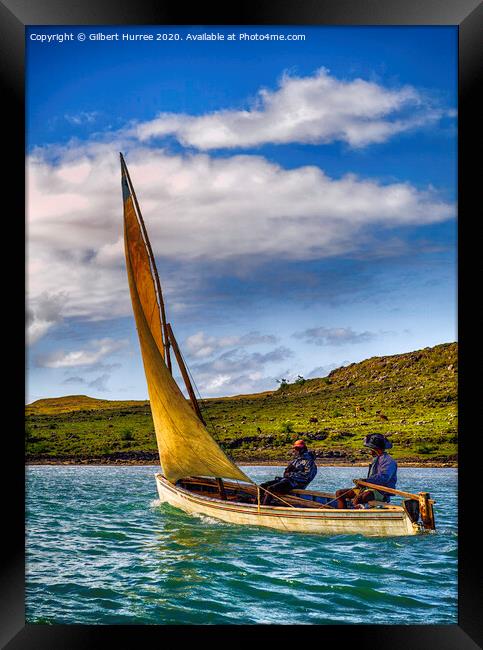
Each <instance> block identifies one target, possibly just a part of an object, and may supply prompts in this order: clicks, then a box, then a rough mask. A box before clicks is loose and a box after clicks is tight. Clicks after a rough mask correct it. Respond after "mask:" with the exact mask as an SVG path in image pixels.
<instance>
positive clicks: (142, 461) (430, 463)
mask: <svg viewBox="0 0 483 650" xmlns="http://www.w3.org/2000/svg"><path fill="white" fill-rule="evenodd" d="M287 462H288V459H287V458H285V457H284V458H280V459H276V460H263V459H257V458H250V459H244V460H238V461H236V463H237V465H240V466H244V465H262V466H263V465H267V466H280V465H286V464H287ZM397 462H398V465H399V467H453V468H457V467H458V463H457V461H455V460H450V459H448V460H441V461H434V460H427V461H421V460H411V459H400V460H398V461H397ZM25 464H26V465H108V466H123V465H126V466H130V465H153V466H157V467H159V457H158V455H157V454H156V453H150V452H139V453H138V454H132V453H127V452H119V453H118V454H112V455H110V456H107V457H101V458H81V457H64V458H55V457H51V458H35V457H27V458H26V459H25ZM368 464H369V460H353V461H348V460H347V459H344V458H332V459H330V460H328V459H323V460H321V459H317V466H318V467H367V466H368Z"/></svg>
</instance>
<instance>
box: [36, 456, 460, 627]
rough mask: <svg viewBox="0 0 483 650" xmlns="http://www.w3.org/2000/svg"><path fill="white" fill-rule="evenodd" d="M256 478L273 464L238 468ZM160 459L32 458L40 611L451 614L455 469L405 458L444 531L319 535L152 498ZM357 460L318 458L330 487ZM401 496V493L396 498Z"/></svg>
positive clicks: (181, 620) (164, 618)
mask: <svg viewBox="0 0 483 650" xmlns="http://www.w3.org/2000/svg"><path fill="white" fill-rule="evenodd" d="M243 469H244V471H246V473H247V474H249V475H250V476H251V477H252V478H254V479H255V480H257V481H263V480H267V479H270V478H273V477H274V476H275V475H277V474H280V468H276V467H266V466H265V467H255V466H253V467H244V468H243ZM158 470H159V468H157V467H155V466H124V467H106V466H30V467H28V468H27V472H26V474H27V489H26V508H27V515H26V534H27V538H26V617H27V622H28V623H44V624H49V623H52V624H62V623H64V624H65V623H67V624H69V623H77V624H109V625H112V624H234V623H236V624H254V623H276V624H340V623H347V624H351V623H352V624H353V623H358V624H378V623H382V624H399V625H400V624H408V625H414V624H446V623H448V624H454V623H456V622H457V543H458V538H457V471H456V470H455V469H446V468H445V469H439V468H438V469H436V468H428V469H426V468H423V469H421V468H400V470H399V475H398V476H399V480H398V487H399V488H400V489H403V490H408V491H411V492H417V491H420V490H423V489H425V490H427V491H429V492H430V493H431V496H432V497H433V498H435V499H436V501H437V505H436V510H435V512H436V524H437V531H436V532H435V533H432V534H428V535H423V536H411V537H405V538H401V537H399V538H364V537H363V536H361V535H338V536H328V537H325V536H315V535H303V534H297V533H279V532H276V531H270V530H267V529H259V528H255V527H248V526H243V527H242V526H235V525H230V524H225V523H222V522H218V521H215V520H212V519H207V518H198V517H193V516H189V515H187V514H184V513H183V512H181V511H179V510H176V509H175V508H173V507H171V506H168V505H166V504H160V503H159V501H158V499H157V492H156V485H155V480H154V473H155V472H156V471H158ZM364 473H365V472H364V468H361V467H344V468H340V467H320V468H319V472H318V475H317V477H316V479H315V480H314V482H313V483H312V484H311V487H314V488H319V489H323V490H329V491H332V490H334V489H336V488H339V487H346V486H350V485H351V484H352V479H353V478H359V477H360V476H362V475H364ZM394 502H395V503H397V502H398V501H397V499H396V500H395V501H394Z"/></svg>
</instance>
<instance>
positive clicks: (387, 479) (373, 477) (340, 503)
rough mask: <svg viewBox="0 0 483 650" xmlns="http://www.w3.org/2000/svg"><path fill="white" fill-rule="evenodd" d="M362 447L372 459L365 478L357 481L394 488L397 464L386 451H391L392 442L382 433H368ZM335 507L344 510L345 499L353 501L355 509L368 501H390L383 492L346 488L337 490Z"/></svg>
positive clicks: (388, 496)
mask: <svg viewBox="0 0 483 650" xmlns="http://www.w3.org/2000/svg"><path fill="white" fill-rule="evenodd" d="M364 447H367V448H368V449H369V450H370V452H371V456H372V457H373V458H374V460H373V461H372V463H371V464H370V466H369V472H368V474H367V478H365V479H358V480H360V481H367V482H368V483H374V484H375V485H380V486H381V487H384V486H386V487H389V488H395V487H396V483H397V463H396V461H395V460H394V459H393V458H391V456H389V454H388V453H387V452H386V449H391V447H392V442H390V441H389V440H388V439H387V438H386V436H384V435H383V434H382V433H370V434H369V435H368V436H366V437H365V439H364ZM335 496H336V498H337V507H338V508H346V507H347V506H346V499H353V504H354V506H355V507H356V508H363V507H364V504H365V503H367V502H368V501H384V502H386V503H388V502H389V500H390V498H391V497H390V495H389V494H388V493H387V492H384V490H371V489H370V488H352V489H351V488H348V489H346V490H337V492H336V493H335Z"/></svg>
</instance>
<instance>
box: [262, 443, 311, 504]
mask: <svg viewBox="0 0 483 650" xmlns="http://www.w3.org/2000/svg"><path fill="white" fill-rule="evenodd" d="M292 450H293V453H294V455H295V458H294V460H293V461H292V462H291V463H289V464H288V465H287V467H286V468H285V471H284V473H283V478H282V477H281V476H276V477H275V479H274V480H273V481H267V482H266V483H261V484H260V487H261V488H267V489H268V490H269V492H273V493H274V494H288V493H289V492H290V491H291V490H294V489H297V490H304V489H305V488H306V487H307V485H308V484H309V483H310V482H311V481H312V480H313V479H314V477H315V475H316V474H317V465H316V463H315V453H314V452H313V451H309V450H308V449H307V445H306V444H305V442H304V441H303V440H297V441H296V442H294V444H293V447H292ZM262 492H264V497H263V501H262V503H263V505H271V504H276V505H283V503H282V502H281V501H279V500H278V499H276V498H274V497H271V496H270V494H269V493H268V492H265V491H264V490H262Z"/></svg>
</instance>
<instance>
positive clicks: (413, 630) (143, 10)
mask: <svg viewBox="0 0 483 650" xmlns="http://www.w3.org/2000/svg"><path fill="white" fill-rule="evenodd" d="M482 18H483V7H482V5H481V3H480V2H479V0H404V1H401V0H299V1H295V0H291V1H289V2H283V3H281V2H279V3H275V2H270V0H258V1H257V2H251V3H238V4H235V5H233V6H232V7H231V8H230V10H228V7H227V6H226V7H220V6H216V8H215V6H213V7H207V6H206V5H205V4H199V5H197V6H194V7H193V8H192V9H191V8H190V9H189V10H187V9H186V8H185V7H183V6H182V5H179V4H176V3H172V2H171V3H167V2H163V3H161V2H152V3H150V2H148V1H143V0H137V1H136V2H132V0H116V1H115V2H113V1H111V0H95V1H94V0H91V1H90V2H88V1H87V0H86V1H84V2H82V3H80V2H72V1H71V2H65V0H0V55H1V62H2V63H1V66H0V75H1V79H2V82H3V86H4V88H5V90H6V92H4V93H3V97H4V100H3V102H2V104H3V106H2V109H3V113H4V133H3V138H2V140H3V142H2V144H3V145H4V146H3V151H2V154H3V155H2V157H3V158H4V162H6V163H7V170H6V174H5V173H4V174H3V175H2V176H3V178H4V179H5V178H7V180H8V183H7V184H3V187H2V189H3V194H4V200H5V199H7V198H10V199H11V200H12V204H11V207H10V208H9V212H6V208H5V204H4V210H5V212H4V215H3V217H4V224H6V225H7V226H8V234H9V237H13V238H14V241H15V243H18V245H17V247H15V248H14V250H17V251H19V250H20V251H22V250H25V244H24V242H25V235H26V233H25V228H24V222H23V220H22V219H21V217H20V215H22V214H23V213H24V192H25V183H24V173H25V126H24V125H25V122H24V114H25V112H24V111H25V101H24V50H25V47H24V46H25V40H24V33H25V27H26V26H29V25H69V24H72V25H74V24H85V25H94V24H161V25H163V24H164V25H166V24H168V25H194V24H197V25H217V24H219V25H230V24H233V25H243V24H246V25H257V24H259V25H262V24H265V25H304V24H306V25H457V26H458V31H459V136H458V137H459V139H458V158H459V160H458V170H459V174H458V195H459V199H458V203H459V205H458V214H459V226H458V254H459V270H458V313H459V316H458V324H459V371H460V378H459V411H460V442H459V466H460V470H459V481H458V488H459V513H458V517H459V556H458V562H459V565H458V566H459V568H458V572H459V589H458V624H455V625H438V626H431V625H416V626H412V625H411V624H410V623H411V622H410V621H408V625H402V626H401V625H385V624H384V622H383V621H381V625H334V626H292V625H289V626H265V625H260V626H258V625H255V626H251V625H248V626H164V625H163V626H159V627H158V626H125V625H122V626H103V625H99V626H82V625H53V626H47V625H45V626H44V625H26V624H25V616H24V585H25V548H24V544H25V542H24V540H25V518H24V505H25V501H24V497H25V487H24V486H25V470H24V468H25V464H24V443H23V440H24V438H23V434H22V425H21V422H23V418H24V401H22V396H23V394H24V388H25V373H24V367H25V363H24V367H23V368H22V367H21V364H20V363H19V359H22V358H23V359H24V360H25V357H24V356H23V357H22V350H25V341H24V338H23V335H22V332H23V324H19V323H16V320H15V319H14V321H13V325H12V326H11V331H10V334H9V339H8V340H9V344H8V345H7V346H6V347H8V349H9V351H11V352H13V355H12V358H11V361H10V362H8V364H7V368H8V374H9V381H8V389H9V393H8V394H9V400H8V403H7V404H6V408H7V409H8V410H9V411H10V413H11V414H13V419H14V423H13V424H12V425H11V426H9V427H8V429H7V431H5V435H4V445H5V448H6V455H5V457H4V458H5V459H4V467H3V469H4V472H3V478H4V480H3V481H2V484H3V491H2V494H3V499H2V519H3V523H4V526H3V535H2V547H3V553H2V555H1V557H2V579H1V582H0V585H1V586H0V620H1V623H0V643H1V645H2V647H7V648H8V649H9V650H17V649H19V648H35V650H39V649H40V648H44V647H45V648H49V649H53V648H68V649H69V650H73V649H75V648H97V647H103V646H104V645H105V644H110V643H115V644H116V645H117V647H118V648H129V647H134V646H138V647H139V646H140V645H141V644H143V643H146V642H149V641H150V640H151V641H153V642H154V643H165V642H166V640H167V637H171V638H173V640H174V639H175V638H176V643H178V644H180V643H181V644H184V643H187V642H189V641H190V640H193V641H195V642H196V643H200V642H201V643H210V642H215V641H218V642H219V640H220V638H221V636H222V635H223V637H224V640H225V641H226V642H227V643H230V645H232V644H233V643H235V645H238V644H242V643H243V644H244V645H246V644H247V643H256V642H258V641H260V642H262V643H266V644H273V643H274V642H275V639H274V635H275V637H276V638H277V639H278V640H280V641H282V642H284V644H294V645H300V644H301V643H306V640H305V635H306V634H310V635H313V636H314V640H313V641H312V642H311V644H312V643H317V644H319V643H321V644H323V645H325V646H327V644H332V643H337V644H338V646H340V644H342V645H345V644H351V645H353V647H357V648H379V647H381V648H382V647H384V648H386V647H387V648H391V650H398V649H399V648H401V649H403V648H404V649H405V650H406V649H410V650H415V649H417V648H424V650H427V648H441V649H443V650H444V649H446V648H447V649H448V650H449V649H451V650H453V649H455V648H459V649H461V650H465V649H466V648H468V650H469V649H473V648H478V647H482V646H483V626H482V623H481V613H482V612H483V598H482V595H483V593H482V592H483V590H482V588H481V584H482V581H481V559H480V558H481V550H480V541H479V534H478V519H479V516H478V512H479V501H480V498H479V493H478V479H479V457H480V455H479V453H478V452H479V450H478V448H477V445H478V444H479V438H481V434H480V432H479V430H478V428H477V424H476V423H478V416H479V415H480V413H479V410H480V409H479V403H480V401H481V396H480V384H481V381H480V380H479V374H478V370H479V368H478V351H479V349H480V347H479V345H480V339H481V334H480V331H479V328H478V325H479V322H478V316H477V313H478V312H477V307H478V306H479V305H478V303H479V302H480V301H479V300H478V294H479V291H478V289H477V287H478V279H479V277H481V274H480V276H478V270H479V269H480V268H481V267H480V264H479V259H480V257H481V252H480V250H479V249H480V246H479V242H480V240H479V239H478V237H477V235H476V230H475V227H476V226H477V221H478V218H481V217H479V216H478V209H479V210H480V212H481V208H479V206H480V205H481V196H479V195H481V189H480V188H481V185H482V181H481V171H480V169H481V164H480V163H479V162H478V154H480V155H481V153H480V151H481V145H480V147H478V134H479V128H480V124H479V116H480V114H483V111H482V108H481V102H479V101H478V90H479V88H478V86H479V84H478V82H479V81H480V79H481V61H482V59H483V57H482V52H481V50H482V47H481V42H482V38H481V31H482V29H481V28H482V26H483V20H482ZM480 85H481V84H480ZM5 125H7V126H8V128H6V126H5ZM479 149H480V150H479ZM478 199H480V200H479V201H478ZM9 214H10V215H14V218H12V219H10V218H9ZM6 225H4V241H6V239H5V238H6V233H7V230H5V228H6ZM27 234H28V233H27ZM8 247H9V248H10V247H11V244H9V245H8ZM18 258H20V259H18ZM17 259H18V261H17ZM22 262H23V260H22V256H21V255H17V256H16V258H14V263H13V264H9V265H8V267H6V268H4V273H6V274H7V275H6V276H4V278H5V277H6V278H8V280H9V281H8V282H5V283H4V284H5V285H6V286H4V292H3V295H4V299H5V300H6V302H5V303H4V305H5V304H8V305H9V309H10V313H13V314H17V315H18V316H19V320H20V317H21V314H22V306H23V307H24V312H25V306H24V305H23V298H22V297H21V296H22V279H23V280H24V279H25V275H24V269H25V265H23V267H22ZM12 276H14V277H15V278H16V280H15V281H12ZM475 278H476V283H475ZM19 285H20V286H19ZM4 341H5V339H4ZM10 342H15V345H14V344H13V343H10ZM480 372H481V371H480ZM281 635H283V636H281ZM300 635H302V636H300Z"/></svg>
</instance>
